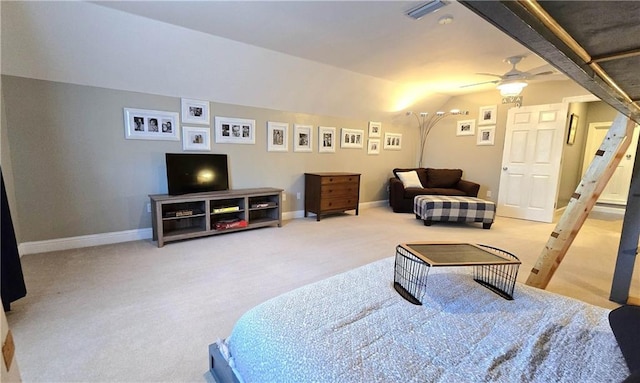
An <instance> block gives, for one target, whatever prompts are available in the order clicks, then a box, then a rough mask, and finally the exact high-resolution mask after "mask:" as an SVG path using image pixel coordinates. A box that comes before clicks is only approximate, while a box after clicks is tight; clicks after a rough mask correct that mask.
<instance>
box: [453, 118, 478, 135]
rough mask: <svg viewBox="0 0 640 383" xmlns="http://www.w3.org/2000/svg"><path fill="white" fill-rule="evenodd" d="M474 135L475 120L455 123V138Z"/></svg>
mask: <svg viewBox="0 0 640 383" xmlns="http://www.w3.org/2000/svg"><path fill="white" fill-rule="evenodd" d="M474 134H476V120H460V121H456V136H473V135H474Z"/></svg>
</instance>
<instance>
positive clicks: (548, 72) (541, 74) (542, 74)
mask: <svg viewBox="0 0 640 383" xmlns="http://www.w3.org/2000/svg"><path fill="white" fill-rule="evenodd" d="M553 73H556V72H554V71H552V70H548V71H546V72H540V73H532V74H531V76H532V77H533V76H546V75H548V74H553Z"/></svg>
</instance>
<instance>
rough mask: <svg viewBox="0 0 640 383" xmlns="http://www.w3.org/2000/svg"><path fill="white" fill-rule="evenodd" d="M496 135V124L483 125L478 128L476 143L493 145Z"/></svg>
mask: <svg viewBox="0 0 640 383" xmlns="http://www.w3.org/2000/svg"><path fill="white" fill-rule="evenodd" d="M495 137H496V126H495V125H492V126H481V127H479V128H478V138H477V141H476V145H493V144H494V141H495Z"/></svg>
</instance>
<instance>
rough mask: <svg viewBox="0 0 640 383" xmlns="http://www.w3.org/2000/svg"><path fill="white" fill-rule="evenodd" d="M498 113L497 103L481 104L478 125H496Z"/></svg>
mask: <svg viewBox="0 0 640 383" xmlns="http://www.w3.org/2000/svg"><path fill="white" fill-rule="evenodd" d="M497 114H498V106H497V105H487V106H481V107H480V110H479V112H478V125H495V124H496V120H497Z"/></svg>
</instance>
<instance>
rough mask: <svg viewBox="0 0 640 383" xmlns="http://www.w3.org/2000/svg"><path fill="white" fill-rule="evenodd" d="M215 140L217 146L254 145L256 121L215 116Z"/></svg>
mask: <svg viewBox="0 0 640 383" xmlns="http://www.w3.org/2000/svg"><path fill="white" fill-rule="evenodd" d="M215 138H216V143H218V144H255V143H256V120H248V119H244V118H231V117H219V116H216V117H215Z"/></svg>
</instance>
